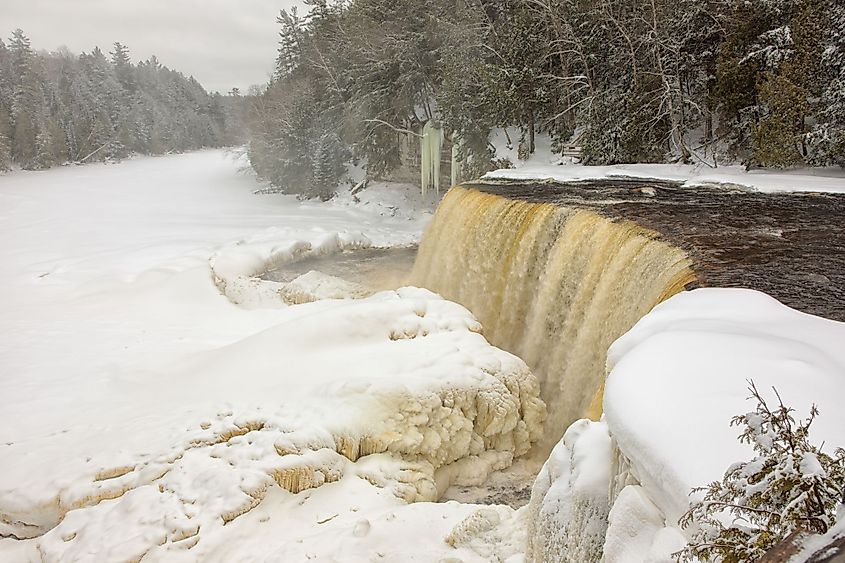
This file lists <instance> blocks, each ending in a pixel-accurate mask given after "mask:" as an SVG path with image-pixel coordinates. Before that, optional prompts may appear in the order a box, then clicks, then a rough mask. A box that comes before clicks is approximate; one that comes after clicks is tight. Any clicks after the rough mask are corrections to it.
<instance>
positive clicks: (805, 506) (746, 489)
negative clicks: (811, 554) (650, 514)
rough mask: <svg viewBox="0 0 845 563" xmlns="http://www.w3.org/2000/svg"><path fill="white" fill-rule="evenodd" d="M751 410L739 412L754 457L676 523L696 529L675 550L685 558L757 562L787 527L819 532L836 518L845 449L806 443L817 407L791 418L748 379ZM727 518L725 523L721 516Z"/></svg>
mask: <svg viewBox="0 0 845 563" xmlns="http://www.w3.org/2000/svg"><path fill="white" fill-rule="evenodd" d="M749 391H750V392H751V397H750V398H751V399H753V400H755V401H756V403H757V405H756V408H755V410H754V412H749V413H746V414H744V415H740V416H736V417H734V418H733V420H732V421H731V425H732V426H742V427H743V431H742V433H741V434H740V438H739V439H740V441H741V442H743V443H746V444H750V445H751V446H752V447H753V448H754V451H755V452H756V454H757V455H756V457H754V459H752V460H751V461H748V462H742V463H735V464H734V465H732V466H731V467H730V468H728V470H727V471H726V472H725V476H724V478H723V479H722V481H721V482H720V481H716V482H714V483H711V484H710V485H709V486H708V487H705V488H702V489H696V490H697V491H705V495H704V498H703V499H702V500H700V501H697V502H695V503H694V504H693V505H692V507H691V508H690V510H689V512H687V514H686V515H685V516H684V517H683V518H682V519H681V526H682V527H684V528H693V529H696V531H695V532H694V533H693V537H692V539H691V541H690V543H689V545H688V546H687V547H686V548H685V549H684V550H683V551H681V552H680V553H679V554H678V556H679V558H680V559H681V560H682V561H698V560H705V561H712V560H717V561H723V562H725V563H745V562H748V563H750V562H752V561H756V560H757V559H759V558H760V557H762V556H763V554H765V553H766V551H768V550H769V549H771V548H772V547H774V546H775V545H777V544H778V543H780V542H782V541H783V540H785V539H786V537H787V536H789V535H790V534H791V533H792V532H794V531H796V530H804V531H807V532H810V533H815V534H824V533H826V532H827V531H828V530H829V529H830V527H831V526H832V525H833V523H834V522H835V519H836V507H837V504H838V503H839V501H840V499H841V498H842V490H843V487H845V450H843V449H842V448H839V449H837V450H836V452H835V454H834V455H833V456H831V455H828V454H825V453H823V452H821V451H820V448H818V447H816V446H813V445H812V444H811V443H810V427H811V426H812V423H813V421H814V420H815V418H816V416H818V414H819V412H818V409H816V407H815V405H814V406H813V407H811V409H810V414H809V416H808V417H807V418H806V419H804V420H803V421H798V422H796V420H795V418H794V416H793V413H794V412H795V411H794V410H793V409H791V408H789V407H786V406H784V404H783V401H782V400H781V399H780V395H778V394H777V390H775V391H774V392H775V395H776V396H777V398H778V405H777V407H775V408H771V407H769V405H768V404H767V403H766V401H765V400H764V399H763V397H762V396H761V395H760V393H759V392H758V390H757V388H756V387H755V385H754V383H753V382H749ZM725 516H730V517H731V518H732V520H733V521H732V523H731V524H730V525H725V523H724V517H725Z"/></svg>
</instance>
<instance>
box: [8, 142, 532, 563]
mask: <svg viewBox="0 0 845 563" xmlns="http://www.w3.org/2000/svg"><path fill="white" fill-rule="evenodd" d="M238 166H239V165H238V162H237V161H236V159H234V158H232V157H227V156H226V155H224V153H222V152H221V151H206V152H200V153H194V154H187V155H180V156H169V157H161V158H138V159H134V160H131V161H129V162H125V163H123V164H120V165H90V166H84V167H68V168H62V169H55V170H50V171H47V172H38V173H34V172H17V173H12V174H8V175H5V176H2V177H0V210H2V211H0V213H2V216H3V221H2V235H3V236H2V237H0V252H2V256H3V258H4V259H3V262H2V264H0V279H2V293H0V300H1V302H2V310H3V312H4V314H3V316H2V317H0V331H2V336H3V338H2V345H0V363H2V367H3V372H2V388H3V392H2V394H0V537H5V538H6V539H0V561H15V562H17V561H27V560H39V559H44V560H47V561H91V560H97V561H125V560H137V559H138V558H139V557H142V556H144V554H146V557H145V559H144V560H145V561H146V560H151V561H153V560H174V561H183V560H203V561H211V560H219V561H236V560H244V561H256V560H264V559H269V560H297V561H298V560H305V559H309V558H322V559H324V560H344V561H358V560H362V561H363V560H367V561H369V560H373V559H376V560H377V559H384V560H420V561H431V560H439V559H442V558H447V557H452V556H455V557H461V558H462V559H463V560H466V561H472V560H479V561H480V560H484V558H483V557H482V556H479V555H478V554H477V553H476V552H475V551H472V550H470V549H464V548H453V547H451V546H450V545H448V544H447V543H445V542H444V538H445V537H446V536H447V534H449V533H450V532H451V530H452V528H453V527H454V526H455V525H456V524H458V523H459V522H460V521H461V520H462V519H463V517H464V516H466V515H467V514H468V513H470V512H471V511H472V510H473V507H472V506H470V505H458V504H457V503H444V504H431V503H423V504H419V505H407V504H406V501H409V500H431V499H434V498H436V497H437V496H438V494H439V493H441V492H442V490H443V489H445V488H446V487H447V486H448V485H449V484H450V483H464V484H466V485H474V484H477V480H478V479H479V478H483V476H484V475H485V473H486V472H487V471H490V470H493V469H498V468H502V467H505V466H507V465H509V464H510V463H511V461H512V460H513V458H514V456H516V455H519V454H521V453H524V452H525V451H527V449H528V448H529V447H530V444H531V442H532V441H533V440H536V438H537V436H538V435H539V428H540V423H541V421H542V417H543V412H544V409H543V406H542V403H541V402H539V400H538V399H537V393H538V389H537V385H536V381H535V380H534V378H533V376H532V375H531V374H530V372H529V371H528V369H527V368H526V366H525V365H524V363H522V362H521V360H519V359H518V358H515V357H514V356H511V355H510V354H507V353H505V352H502V351H500V350H498V349H495V348H493V347H491V346H489V345H488V344H487V343H486V341H485V340H484V338H483V337H482V336H480V334H479V332H480V327H479V326H478V323H477V322H476V321H475V320H474V319H473V318H472V316H471V315H470V314H469V313H468V312H467V311H466V310H465V309H463V308H462V307H460V306H458V305H455V304H452V303H449V302H446V301H443V300H441V299H440V298H438V297H437V296H435V295H433V294H431V293H429V292H427V291H424V290H414V289H408V290H403V291H400V292H384V293H380V294H377V295H375V296H373V297H371V298H367V299H362V300H355V301H331V300H330V301H321V302H317V303H312V304H307V305H301V306H297V307H284V306H283V305H282V304H281V303H280V302H278V301H275V302H274V300H273V291H272V289H273V288H272V287H271V288H270V291H267V288H266V287H263V285H262V284H261V283H259V282H257V281H256V280H254V279H252V278H251V276H252V274H255V273H257V272H259V271H261V270H262V269H264V268H265V267H266V266H267V264H268V263H274V262H278V261H280V260H291V259H295V258H296V257H297V256H301V255H305V254H309V253H315V252H332V251H337V250H338V249H341V248H345V247H348V246H350V245H351V246H360V245H367V244H376V245H390V244H407V243H411V242H415V241H416V240H417V239H418V237H419V236H420V234H421V232H422V228H423V226H424V224H425V221H426V220H427V218H428V216H429V213H430V206H428V205H427V204H425V203H424V202H420V201H418V200H416V199H415V197H414V196H413V194H412V193H409V192H401V193H399V192H397V191H396V190H395V189H394V190H391V187H390V186H375V187H374V188H373V192H371V193H370V194H362V197H361V198H360V200H361V201H358V202H353V201H351V199H350V198H348V197H346V198H340V199H339V200H338V201H336V202H333V203H330V204H328V205H326V204H313V203H301V202H298V201H296V200H295V199H294V198H292V197H288V196H281V195H260V196H257V195H253V193H252V192H253V191H254V190H256V189H258V188H259V187H260V186H259V185H258V184H257V183H256V182H255V180H254V179H253V178H252V176H251V175H249V174H243V173H239V172H238ZM379 191H380V192H381V193H377V192H379ZM364 196H365V197H364ZM368 198H372V199H368ZM389 198H393V199H394V200H395V202H394V203H388V204H384V203H376V201H381V202H383V201H385V200H386V199H389ZM221 291H222V293H221ZM227 297H228V298H227ZM236 303H242V305H238V304H236ZM243 305H246V306H243ZM359 458H360V459H359ZM469 468H471V469H472V470H471V471H468V469H469ZM320 485H323V486H322V487H320ZM314 487H317V488H314ZM15 537H17V538H29V537H32V538H34V539H30V540H24V539H21V540H18V539H13V538H15ZM188 548H191V549H188Z"/></svg>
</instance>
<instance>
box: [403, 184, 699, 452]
mask: <svg viewBox="0 0 845 563" xmlns="http://www.w3.org/2000/svg"><path fill="white" fill-rule="evenodd" d="M693 279H694V274H693V272H692V270H691V269H690V261H689V259H688V258H687V256H686V254H685V253H684V252H683V251H681V250H680V249H677V248H675V247H673V246H671V245H669V244H667V243H665V242H663V241H661V240H659V239H658V238H657V237H656V236H655V234H654V233H651V232H649V231H646V230H644V229H642V228H640V227H638V226H636V225H634V224H632V223H627V222H613V221H611V220H609V219H606V218H604V217H602V216H600V215H598V214H596V213H594V212H591V211H587V210H579V209H574V208H566V207H561V206H554V205H550V204H535V203H527V202H524V201H515V200H511V199H507V198H503V197H499V196H495V195H490V194H485V193H481V192H478V191H476V190H472V189H466V188H461V187H458V188H453V189H452V190H450V191H449V192H448V193H447V194H446V196H445V197H444V199H443V201H442V203H441V204H440V207H439V208H438V210H437V213H436V214H435V217H434V220H433V221H432V223H431V225H430V226H429V229H428V231H427V232H426V234H425V237H424V238H423V241H422V244H421V245H420V250H419V256H418V258H417V262H416V264H415V266H414V272H413V274H412V281H413V283H414V284H415V285H419V286H422V287H428V288H430V289H432V290H434V291H437V292H438V293H440V294H441V295H443V296H444V297H446V298H447V299H453V300H455V301H457V302H459V303H461V304H463V305H465V306H466V307H467V308H469V309H470V310H471V311H473V313H474V314H475V315H477V316H478V318H479V320H480V321H481V323H482V324H483V325H484V331H485V336H486V337H487V338H488V339H489V340H490V342H491V343H493V344H494V345H496V346H501V347H503V348H505V349H507V350H509V351H512V352H513V353H515V354H517V355H519V356H520V357H521V358H522V359H524V360H525V361H526V362H527V363H528V365H529V366H531V368H532V370H533V371H534V373H535V374H537V377H538V378H540V384H541V388H542V393H543V397H544V399H545V400H546V402H547V404H548V406H549V422H548V424H547V426H546V428H547V431H548V434H547V436H546V437H545V439H544V443H543V447H542V448H541V450H542V452H543V453H547V452H548V451H550V450H551V448H552V446H553V445H554V444H555V443H556V442H557V441H558V439H559V438H560V436H561V434H562V433H563V432H564V430H565V429H566V428H567V426H568V425H569V424H571V423H572V422H573V421H574V420H576V419H578V418H581V417H582V416H585V415H587V414H588V412H589V414H592V415H593V416H594V417H597V416H598V415H599V414H600V411H601V409H600V397H599V398H598V399H597V398H596V397H597V394H598V393H599V392H600V388H601V385H602V382H603V380H604V374H605V357H606V352H607V348H608V346H609V345H610V344H611V342H613V341H614V340H615V339H616V338H618V337H619V336H621V335H622V334H623V333H624V332H625V331H626V330H628V329H629V328H630V327H631V326H633V324H634V323H635V322H636V321H637V320H638V319H640V318H641V317H642V316H643V315H645V314H646V313H647V312H648V311H649V310H651V308H652V307H653V306H654V305H656V304H657V303H659V302H661V301H663V300H664V299H666V298H667V297H670V296H671V295H673V294H675V293H677V292H678V291H680V290H682V289H683V288H684V286H685V285H686V284H687V283H688V282H690V281H692V280H693ZM591 404H592V405H593V406H592V408H591ZM590 411H591V412H590Z"/></svg>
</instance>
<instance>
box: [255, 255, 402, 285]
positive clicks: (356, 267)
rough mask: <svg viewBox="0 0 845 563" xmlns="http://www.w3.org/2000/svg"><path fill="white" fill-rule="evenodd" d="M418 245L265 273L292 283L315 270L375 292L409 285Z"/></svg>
mask: <svg viewBox="0 0 845 563" xmlns="http://www.w3.org/2000/svg"><path fill="white" fill-rule="evenodd" d="M416 256H417V247H416V246H407V247H392V248H362V249H356V250H344V251H343V252H336V253H332V254H325V255H322V256H313V257H308V258H305V259H303V260H298V261H294V262H288V263H286V264H282V265H281V266H279V267H277V268H274V269H272V270H267V271H266V272H264V273H263V274H262V276H261V277H262V278H264V279H267V280H271V281H276V282H290V281H293V280H294V279H296V278H297V277H299V276H301V275H303V274H307V273H308V272H310V271H312V270H316V271H318V272H320V273H323V274H327V275H329V276H334V277H337V278H342V279H344V280H346V281H349V282H353V283H357V284H360V285H362V286H364V287H366V288H368V289H370V290H372V291H373V292H375V291H383V290H387V289H396V288H398V287H402V286H403V285H407V284H408V278H409V276H410V274H411V269H412V268H413V266H414V259H415V258H416Z"/></svg>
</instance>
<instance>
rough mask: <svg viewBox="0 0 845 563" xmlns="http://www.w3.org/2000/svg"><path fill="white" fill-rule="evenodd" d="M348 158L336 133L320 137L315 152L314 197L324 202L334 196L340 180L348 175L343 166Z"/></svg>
mask: <svg viewBox="0 0 845 563" xmlns="http://www.w3.org/2000/svg"><path fill="white" fill-rule="evenodd" d="M347 158H348V155H347V154H346V152H345V151H344V150H343V145H342V144H341V142H340V137H338V136H337V134H336V133H334V132H328V133H324V134H323V135H322V136H321V137H320V139H319V141H318V142H317V147H316V150H315V152H314V164H313V168H314V172H313V175H314V180H313V182H314V188H313V195H315V196H316V197H319V198H320V199H321V200H323V201H327V200H329V199H331V198H332V196H334V194H335V190H336V189H337V185H338V183H339V182H340V179H341V178H342V177H343V175H344V174H345V173H346V167H345V166H344V165H343V164H344V162H345V161H346V160H347Z"/></svg>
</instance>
